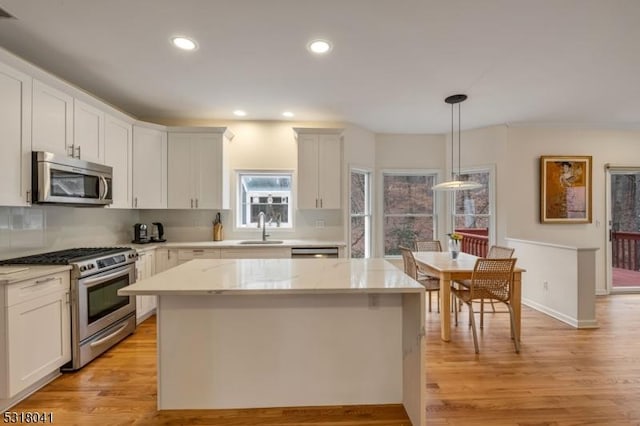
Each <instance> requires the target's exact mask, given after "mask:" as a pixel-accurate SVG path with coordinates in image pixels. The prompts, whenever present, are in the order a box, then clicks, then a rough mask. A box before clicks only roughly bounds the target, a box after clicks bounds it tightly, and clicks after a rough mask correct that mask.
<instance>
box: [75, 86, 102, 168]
mask: <svg viewBox="0 0 640 426" xmlns="http://www.w3.org/2000/svg"><path fill="white" fill-rule="evenodd" d="M73 141H74V142H73V149H74V153H73V156H74V157H76V158H80V159H82V160H85V161H91V162H93V163H100V164H103V163H104V112H102V111H100V110H99V109H97V108H94V107H92V106H91V105H89V104H86V103H84V102H82V101H79V100H77V99H75V100H74V104H73Z"/></svg>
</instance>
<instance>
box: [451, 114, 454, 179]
mask: <svg viewBox="0 0 640 426" xmlns="http://www.w3.org/2000/svg"><path fill="white" fill-rule="evenodd" d="M454 141H455V138H454V137H453V104H451V180H453V173H454V172H455V168H454V166H453V147H454V144H455V142H454Z"/></svg>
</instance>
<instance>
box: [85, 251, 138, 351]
mask: <svg viewBox="0 0 640 426" xmlns="http://www.w3.org/2000/svg"><path fill="white" fill-rule="evenodd" d="M134 282H135V264H134V263H131V264H129V265H126V266H123V267H118V268H114V269H111V270H109V271H106V272H102V273H100V274H97V275H92V276H90V277H86V278H81V279H79V280H78V309H77V312H78V318H77V320H78V322H77V325H78V337H79V339H78V340H79V342H82V341H83V340H85V339H87V338H88V337H91V336H92V335H94V334H95V333H97V332H99V331H101V330H103V329H105V328H106V327H108V326H110V325H111V324H113V323H115V322H117V321H118V320H120V319H122V318H124V317H126V316H127V315H129V314H131V313H132V312H135V311H136V297H135V296H119V295H118V290H120V289H121V288H124V287H126V286H128V285H129V284H133V283H134Z"/></svg>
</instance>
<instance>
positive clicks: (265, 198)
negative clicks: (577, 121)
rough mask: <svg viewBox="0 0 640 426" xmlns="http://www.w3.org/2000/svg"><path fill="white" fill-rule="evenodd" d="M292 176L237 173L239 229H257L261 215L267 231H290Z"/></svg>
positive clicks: (277, 173)
mask: <svg viewBox="0 0 640 426" xmlns="http://www.w3.org/2000/svg"><path fill="white" fill-rule="evenodd" d="M292 182H293V178H292V173H290V172H282V173H279V172H241V173H238V203H237V204H238V208H237V224H238V227H241V228H242V227H247V228H250V227H256V226H258V217H259V214H260V212H264V214H265V219H266V223H267V227H281V228H292V227H293V214H292V213H293V198H292V194H293V191H292Z"/></svg>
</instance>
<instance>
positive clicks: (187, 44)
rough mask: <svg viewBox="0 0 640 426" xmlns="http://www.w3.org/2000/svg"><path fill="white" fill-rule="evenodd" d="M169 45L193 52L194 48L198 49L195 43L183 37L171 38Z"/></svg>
mask: <svg viewBox="0 0 640 426" xmlns="http://www.w3.org/2000/svg"><path fill="white" fill-rule="evenodd" d="M171 43H173V45H174V46H175V47H177V48H179V49H182V50H194V49H195V48H196V47H198V45H197V44H196V42H195V41H193V40H191V39H190V38H187V37H183V36H178V37H173V38H172V39H171Z"/></svg>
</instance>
